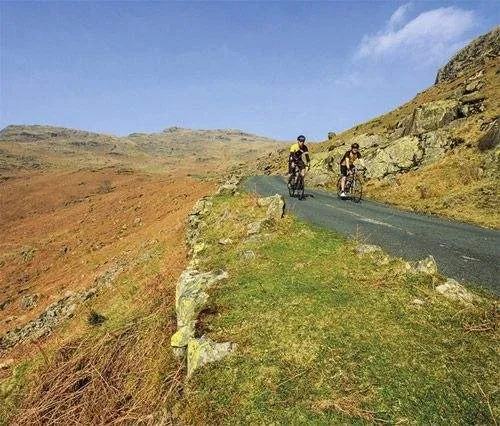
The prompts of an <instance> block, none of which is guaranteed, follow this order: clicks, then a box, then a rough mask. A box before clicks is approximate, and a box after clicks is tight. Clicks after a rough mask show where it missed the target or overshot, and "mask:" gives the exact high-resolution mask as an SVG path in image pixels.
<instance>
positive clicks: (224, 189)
mask: <svg viewBox="0 0 500 426" xmlns="http://www.w3.org/2000/svg"><path fill="white" fill-rule="evenodd" d="M239 183H240V179H239V178H238V177H236V176H232V177H231V178H229V180H228V181H227V182H226V183H224V184H222V185H221V186H220V187H219V189H218V190H217V195H222V194H234V193H235V192H236V191H237V190H238V184H239Z"/></svg>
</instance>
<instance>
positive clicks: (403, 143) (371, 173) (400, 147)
mask: <svg viewBox="0 0 500 426" xmlns="http://www.w3.org/2000/svg"><path fill="white" fill-rule="evenodd" d="M419 143H420V140H419V139H418V138H416V137H414V136H405V137H402V138H400V139H397V140H396V141H394V142H393V143H392V144H391V145H389V146H388V147H387V148H385V149H382V150H379V151H377V152H375V155H374V156H373V157H371V158H369V159H367V161H366V166H367V168H368V174H367V176H368V177H370V178H381V177H384V176H386V175H390V174H394V173H399V172H403V171H407V170H410V169H411V168H412V167H415V166H416V165H418V164H419V162H420V161H421V160H422V157H423V153H422V151H421V150H420V147H419Z"/></svg>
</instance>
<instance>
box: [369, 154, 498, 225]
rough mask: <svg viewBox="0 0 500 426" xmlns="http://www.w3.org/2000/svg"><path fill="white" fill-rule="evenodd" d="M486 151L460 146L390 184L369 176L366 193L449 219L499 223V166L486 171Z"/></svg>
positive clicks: (482, 223)
mask: <svg viewBox="0 0 500 426" xmlns="http://www.w3.org/2000/svg"><path fill="white" fill-rule="evenodd" d="M485 161H487V154H479V153H477V152H471V150H469V149H467V148H461V149H458V150H456V151H455V152H453V153H451V154H450V155H448V156H447V157H445V158H444V159H442V160H441V161H439V162H437V163H435V164H432V165H429V166H426V167H424V168H422V169H420V170H417V171H414V172H412V173H406V174H403V175H401V176H399V177H398V179H397V180H395V181H394V182H393V183H392V184H387V182H383V181H376V180H372V181H369V182H368V183H367V184H366V185H365V190H366V194H367V195H368V196H369V197H372V198H375V199H377V200H380V201H386V202H389V203H391V204H395V205H397V206H400V207H403V208H409V209H412V210H417V211H423V212H427V213H437V214H439V215H442V216H444V217H448V218H450V219H455V220H460V221H464V222H472V223H476V224H479V225H483V226H487V227H491V228H499V227H500V191H499V188H500V185H499V181H498V175H497V173H496V172H495V170H498V167H497V166H496V165H493V166H492V167H493V172H490V173H488V174H487V173H485V171H484V169H483V167H484V163H485Z"/></svg>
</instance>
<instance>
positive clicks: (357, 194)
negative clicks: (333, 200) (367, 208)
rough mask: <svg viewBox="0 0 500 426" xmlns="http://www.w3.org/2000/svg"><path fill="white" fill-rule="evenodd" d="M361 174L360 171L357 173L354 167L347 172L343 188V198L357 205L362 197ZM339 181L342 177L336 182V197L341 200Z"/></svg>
mask: <svg viewBox="0 0 500 426" xmlns="http://www.w3.org/2000/svg"><path fill="white" fill-rule="evenodd" d="M361 174H362V171H361V170H360V171H359V172H358V169H357V168H356V167H353V168H352V169H351V170H350V171H349V173H348V174H347V176H346V179H345V187H344V188H345V189H344V192H345V193H346V197H345V198H349V199H350V200H352V201H354V202H355V203H359V202H360V201H361V198H362V196H363V181H362V179H361V176H360V175H361ZM341 180H342V176H341V177H339V180H338V181H337V195H338V197H339V198H342V197H341V196H340V194H341V192H342V189H341V188H342V187H341Z"/></svg>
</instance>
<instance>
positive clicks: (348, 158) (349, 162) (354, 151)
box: [340, 143, 365, 197]
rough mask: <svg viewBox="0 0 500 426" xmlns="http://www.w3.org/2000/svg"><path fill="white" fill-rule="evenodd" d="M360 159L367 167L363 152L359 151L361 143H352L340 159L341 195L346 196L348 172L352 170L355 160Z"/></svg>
mask: <svg viewBox="0 0 500 426" xmlns="http://www.w3.org/2000/svg"><path fill="white" fill-rule="evenodd" d="M356 160H359V162H360V164H361V165H362V166H363V167H365V163H364V161H363V159H362V158H361V153H360V152H359V145H358V144H357V143H353V144H352V145H351V149H350V150H349V151H347V152H346V153H345V154H344V156H343V157H342V160H340V176H341V179H340V189H341V192H340V196H341V197H345V196H346V194H345V179H346V176H347V174H348V173H350V172H351V169H352V168H353V167H354V162H355V161H356Z"/></svg>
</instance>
